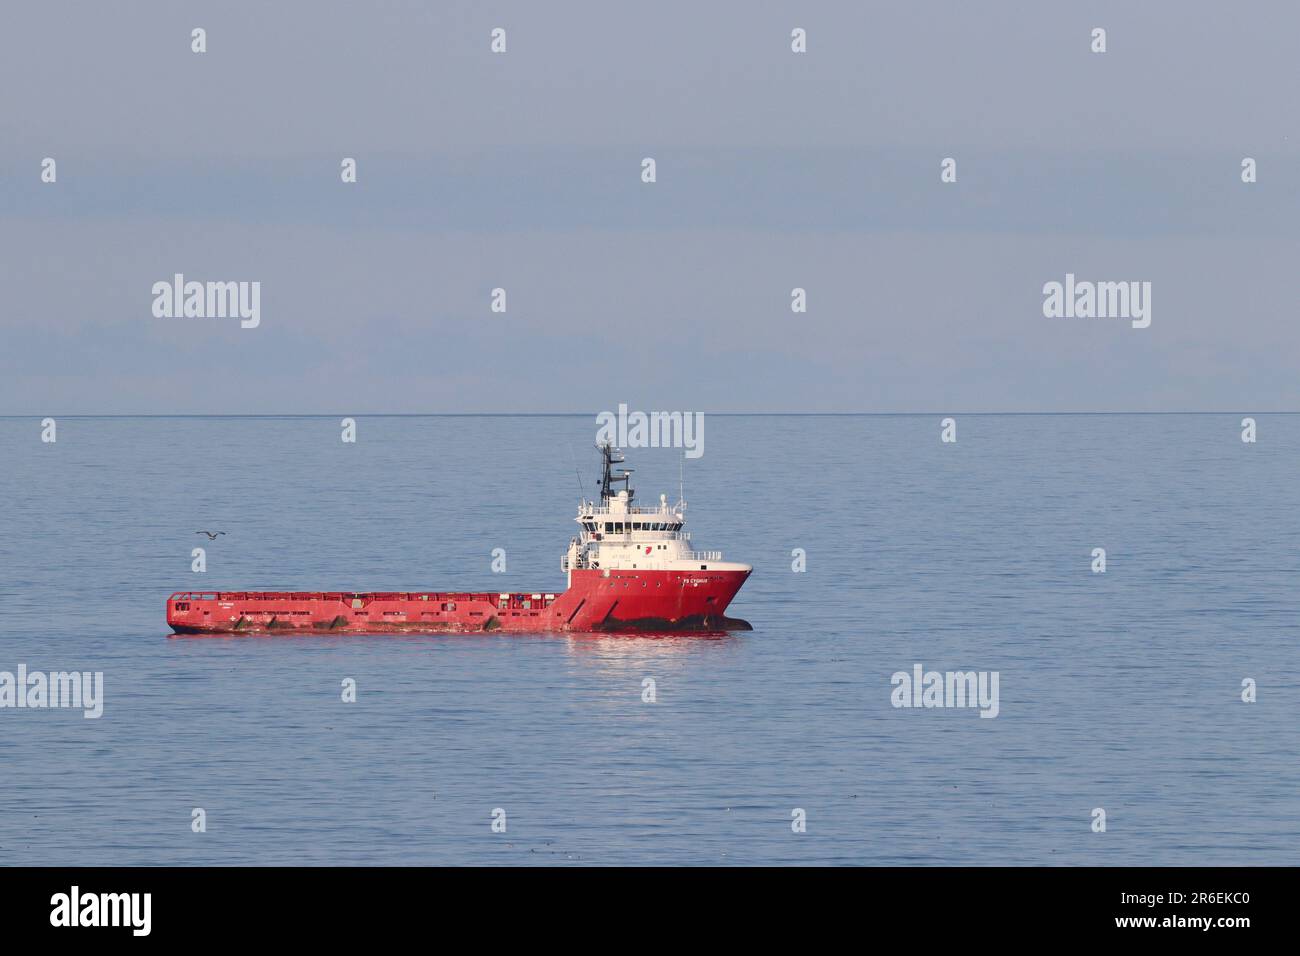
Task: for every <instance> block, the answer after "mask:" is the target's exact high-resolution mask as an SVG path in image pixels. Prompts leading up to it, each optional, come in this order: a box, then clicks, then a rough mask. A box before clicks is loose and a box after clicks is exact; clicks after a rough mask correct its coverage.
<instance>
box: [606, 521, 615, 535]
mask: <svg viewBox="0 0 1300 956" xmlns="http://www.w3.org/2000/svg"><path fill="white" fill-rule="evenodd" d="M613 533H614V522H612V521H606V522H605V534H613Z"/></svg>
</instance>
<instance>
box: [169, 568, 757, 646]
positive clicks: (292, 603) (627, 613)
mask: <svg viewBox="0 0 1300 956" xmlns="http://www.w3.org/2000/svg"><path fill="white" fill-rule="evenodd" d="M749 573H750V572H749V571H748V570H744V571H733V570H717V571H712V570H699V571H679V570H672V571H658V570H617V569H610V570H607V571H601V570H594V569H592V570H576V569H575V570H574V571H573V572H572V574H571V577H572V585H571V586H570V587H569V589H568V590H567V591H564V592H562V593H559V594H552V593H547V592H533V593H511V594H503V593H500V592H482V591H476V592H465V591H409V592H408V591H400V592H388V591H376V592H369V593H352V592H347V591H320V592H317V591H216V592H213V591H208V592H184V591H178V592H177V593H175V594H173V595H172V596H171V597H169V598H168V599H167V624H168V626H170V627H171V629H172V630H173V631H174V632H175V633H176V634H334V633H354V634H356V633H363V634H384V633H403V634H433V633H460V632H471V631H510V632H516V633H543V632H548V631H683V630H688V631H709V632H715V631H725V630H748V629H749V625H748V624H746V623H745V622H744V621H738V620H735V619H733V618H728V617H726V616H725V613H724V612H725V611H726V609H727V605H729V604H730V603H731V599H732V598H733V597H735V595H736V592H737V591H739V590H740V586H741V585H742V584H744V583H745V579H746V578H748V577H749Z"/></svg>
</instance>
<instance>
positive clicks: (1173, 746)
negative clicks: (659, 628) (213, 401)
mask: <svg viewBox="0 0 1300 956" xmlns="http://www.w3.org/2000/svg"><path fill="white" fill-rule="evenodd" d="M1241 418H1242V416H1241V415H1232V414H1223V415H1080V416H1070V415H1044V416H1026V415H1013V416H996V415H992V416H983V415H962V416H958V441H957V442H956V443H955V444H943V443H941V442H940V440H939V416H932V415H923V416H843V417H801V416H788V417H786V416H709V417H708V418H707V422H706V436H705V445H704V448H705V454H704V456H703V457H702V458H700V459H698V460H696V461H688V462H687V465H686V473H685V483H686V497H687V499H688V501H689V502H690V509H689V510H688V518H689V522H688V527H689V528H690V529H691V530H692V531H693V533H694V540H695V543H696V547H700V548H720V549H722V550H723V551H724V553H725V555H726V557H727V558H728V559H730V560H742V561H747V562H749V563H751V564H753V565H754V568H755V570H754V574H753V576H752V577H751V578H750V580H749V582H748V583H747V584H746V586H745V587H744V588H743V589H742V591H741V592H740V594H739V596H738V598H737V600H736V601H735V603H733V605H732V608H731V611H730V613H731V614H733V615H735V616H739V617H743V618H746V619H748V620H749V621H751V622H752V623H753V625H754V630H753V631H752V632H748V633H739V634H734V635H731V636H728V637H725V638H699V637H677V638H646V637H628V636H599V637H592V636H556V635H550V636H547V635H543V636H536V637H508V636H500V635H490V636H478V635H461V636H428V637H425V636H408V637H357V636H351V637H298V638H286V637H269V638H268V637H251V636H246V637H234V638H216V639H213V638H207V639H169V637H168V631H167V628H166V626H165V623H164V608H163V603H164V600H165V598H166V597H167V595H168V594H169V593H170V592H172V591H174V590H185V589H195V590H203V589H218V588H232V589H243V588H266V589H273V588H274V589H293V588H301V589H312V590H318V589H339V590H365V589H383V590H403V589H422V588H442V589H474V590H492V591H495V590H516V589H518V590H549V591H557V590H560V589H561V588H562V587H563V576H562V574H561V572H560V566H559V561H560V557H561V554H562V553H563V551H564V549H565V547H566V545H567V542H568V539H569V537H570V535H571V534H573V532H574V525H573V522H572V517H573V515H574V510H573V508H574V505H575V503H576V499H577V497H578V494H579V492H580V491H585V492H586V493H587V494H588V495H590V494H591V493H592V492H593V491H594V488H593V486H592V483H593V481H594V478H595V476H596V471H595V456H594V451H593V450H592V448H591V444H592V442H593V440H594V438H595V429H596V425H595V421H594V417H592V416H583V417H578V416H555V417H360V418H358V422H357V424H358V439H357V442H356V444H345V443H343V442H341V441H340V425H339V419H338V418H323V417H322V418H317V417H267V418H61V419H59V421H58V440H57V442H56V443H54V444H46V443H42V442H41V440H40V423H39V421H38V420H36V419H30V418H6V419H0V508H2V509H3V511H2V515H3V523H2V524H0V671H11V672H12V671H14V670H16V668H17V667H18V665H19V664H25V665H27V667H28V668H29V669H31V670H44V671H51V670H93V671H102V672H103V674H104V697H105V701H104V713H103V716H102V718H100V719H98V720H87V719H84V718H83V717H82V715H81V713H80V712H79V711H73V710H54V709H47V710H32V709H0V864H47V865H57V864H389V863H392V864H396V863H401V864H451V863H488V864H538V863H540V864H634V863H646V864H787V863H789V864H813V863H816V864H1049V865H1051V864H1090V865H1091V864H1175V865H1183V864H1263V863H1273V864H1295V863H1296V862H1297V856H1298V853H1297V847H1300V679H1298V677H1297V672H1296V670H1297V667H1296V665H1297V661H1300V655H1298V654H1297V637H1298V635H1300V507H1298V506H1300V502H1298V501H1297V496H1298V495H1300V483H1297V482H1296V480H1295V473H1296V466H1297V462H1298V461H1300V416H1289V415H1261V416H1257V418H1258V422H1259V441H1258V442H1257V443H1255V444H1244V443H1243V442H1242V441H1241V440H1240V420H1241ZM678 461H679V456H678V453H677V452H675V451H672V450H661V449H644V450H630V451H629V464H630V465H632V466H634V467H635V468H636V469H637V472H636V481H635V484H636V486H637V488H638V491H639V493H640V496H641V497H642V499H643V500H657V498H658V495H659V493H660V492H664V493H667V494H668V495H669V497H670V499H673V500H675V498H676V493H677V485H678ZM575 464H576V466H577V467H576V469H575ZM577 470H580V471H581V472H582V476H583V477H582V478H581V479H579V477H578V475H577V474H576V473H575V472H576V471H577ZM580 480H581V481H582V482H584V484H583V485H580V484H579V481H580ZM200 528H206V529H214V530H224V531H227V532H228V534H227V535H226V536H224V537H220V538H218V539H217V541H215V542H208V541H207V539H206V538H201V537H198V536H196V535H195V534H194V532H195V530H196V529H200ZM198 546H202V547H204V548H206V550H207V571H206V573H204V574H195V573H192V572H191V570H190V562H191V549H192V548H194V547H198ZM1096 547H1103V548H1105V549H1106V555H1107V569H1106V572H1105V573H1104V574H1094V573H1092V571H1091V569H1090V565H1091V563H1092V550H1093V549H1094V548H1096ZM494 548H504V549H505V551H506V556H507V570H506V572H505V573H504V574H494V573H492V570H491V560H492V550H493V549H494ZM797 548H801V549H804V551H805V552H806V555H807V570H806V572H804V573H796V572H794V571H792V567H791V565H792V551H793V550H794V549H797ZM918 663H919V664H921V665H923V666H924V668H925V669H927V670H930V669H933V670H939V671H948V670H963V671H965V670H976V671H997V672H998V674H999V689H1000V695H999V696H1000V699H999V713H998V716H997V717H996V718H994V719H985V718H981V717H980V716H979V713H978V711H977V710H974V709H902V708H895V707H893V706H891V702H890V700H891V691H892V690H893V687H892V685H891V675H893V674H894V673H895V672H897V671H911V669H912V667H913V665H914V664H918ZM647 677H652V678H654V680H655V682H656V690H657V700H656V702H654V703H646V702H643V700H642V687H643V684H642V682H643V680H644V679H645V678H647ZM347 678H352V679H354V680H355V681H356V685H357V700H356V702H355V703H344V702H343V700H342V699H341V697H342V694H341V684H342V682H343V681H344V680H345V679H347ZM1246 678H1252V679H1254V680H1255V681H1256V682H1257V685H1258V700H1257V701H1256V702H1255V703H1245V702H1243V701H1242V699H1241V692H1242V681H1243V680H1244V679H1246ZM196 807H201V808H203V809H204V811H205V812H206V823H207V830H206V832H204V833H195V832H192V830H191V818H192V817H191V815H192V811H193V809H194V808H196ZM497 808H501V809H503V810H505V813H506V817H505V819H506V832H505V833H495V832H493V830H492V828H491V823H492V814H493V811H494V810H495V809H497ZM796 808H800V809H803V810H804V811H805V812H806V817H807V832H805V833H796V832H794V831H793V830H792V827H791V820H792V811H794V810H795V809H796ZM1094 808H1103V809H1104V810H1105V812H1106V824H1107V826H1106V831H1105V832H1104V833H1097V832H1093V830H1092V823H1093V810H1094Z"/></svg>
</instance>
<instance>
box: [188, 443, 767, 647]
mask: <svg viewBox="0 0 1300 956" xmlns="http://www.w3.org/2000/svg"><path fill="white" fill-rule="evenodd" d="M600 451H601V455H602V458H603V460H604V468H603V475H602V477H601V482H600V501H599V502H595V501H583V502H581V503H580V505H579V507H578V516H577V518H576V519H574V520H576V521H577V522H578V525H579V527H580V529H581V530H580V531H579V533H578V536H577V537H576V538H573V539H572V540H571V541H570V542H569V551H568V553H567V554H566V555H565V556H564V558H563V559H562V560H561V562H560V567H561V570H563V571H564V572H566V574H567V575H568V587H567V588H566V589H565V590H564V591H563V592H562V593H559V594H553V593H546V592H542V591H537V592H530V593H508V592H495V591H481V592H480V591H476V592H465V591H401V592H388V591H375V592H366V593H360V592H350V591H217V592H201V593H200V592H189V591H178V592H177V593H175V594H173V595H172V596H171V597H169V598H168V599H167V623H168V625H169V626H170V627H171V629H172V630H173V631H174V632H175V633H177V634H246V633H253V634H260V633H274V634H282V633H284V634H290V633H292V634H330V633H365V634H377V633H390V632H392V633H405V634H411V633H415V634H419V633H444V632H464V631H513V632H521V633H539V632H544V631H643V632H644V631H704V632H718V631H729V630H746V631H747V630H750V629H751V628H750V626H749V624H748V623H747V622H745V621H741V620H738V619H736V618H729V617H727V616H726V615H725V612H726V610H727V605H729V604H730V603H731V599H732V598H734V597H735V596H736V592H737V591H739V590H740V587H741V585H742V584H744V583H745V579H746V578H748V577H749V574H750V571H752V570H753V569H752V568H751V567H750V566H749V565H747V564H736V563H734V562H728V561H723V560H722V553H721V552H720V551H693V550H691V547H690V534H689V533H688V532H685V531H683V530H682V525H683V524H684V523H685V518H684V512H685V509H686V503H685V502H684V501H679V502H678V503H677V504H676V505H674V506H671V507H670V506H669V504H668V501H667V497H666V496H664V495H660V496H659V506H658V507H657V508H642V507H636V506H634V505H633V504H632V501H633V498H634V497H635V495H634V492H633V491H632V486H631V477H632V470H631V469H630V468H619V469H618V473H617V474H615V473H614V467H613V466H614V465H618V464H622V463H623V461H624V458H623V456H622V454H620V453H619V452H617V451H615V450H614V449H613V448H611V447H610V446H609V445H602V446H600ZM620 484H621V485H622V486H623V487H622V488H621V489H618V490H617V491H616V490H615V486H617V485H620Z"/></svg>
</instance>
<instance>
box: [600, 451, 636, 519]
mask: <svg viewBox="0 0 1300 956" xmlns="http://www.w3.org/2000/svg"><path fill="white" fill-rule="evenodd" d="M596 450H597V451H599V452H600V456H601V459H602V468H601V475H600V503H601V504H602V505H606V506H607V505H608V504H609V499H610V498H612V497H614V485H616V484H618V483H619V482H622V483H623V488H624V489H625V490H626V491H627V501H628V504H631V503H632V499H633V498H634V497H636V492H634V491H633V490H632V472H633V471H634V470H635V469H633V468H620V469H618V474H614V465H621V464H623V462H625V461H626V460H627V459H626V458H624V457H623V453H622V452H621V451H618V450H617V449H615V448H614V446H613V445H612V444H610V443H609V442H604V443H602V444H599V445H597V446H596Z"/></svg>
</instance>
